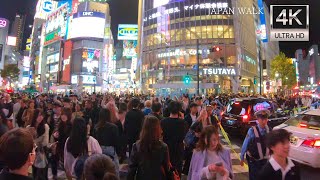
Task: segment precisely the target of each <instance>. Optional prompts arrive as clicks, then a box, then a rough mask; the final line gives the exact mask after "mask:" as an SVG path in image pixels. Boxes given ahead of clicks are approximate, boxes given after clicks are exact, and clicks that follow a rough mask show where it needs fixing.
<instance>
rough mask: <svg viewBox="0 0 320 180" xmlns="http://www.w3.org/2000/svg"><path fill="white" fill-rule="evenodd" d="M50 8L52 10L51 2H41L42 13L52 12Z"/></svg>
mask: <svg viewBox="0 0 320 180" xmlns="http://www.w3.org/2000/svg"><path fill="white" fill-rule="evenodd" d="M52 8H53V3H52V2H51V1H44V2H43V7H42V9H43V11H44V12H47V13H48V12H51V11H52Z"/></svg>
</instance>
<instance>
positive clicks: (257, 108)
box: [253, 102, 271, 112]
mask: <svg viewBox="0 0 320 180" xmlns="http://www.w3.org/2000/svg"><path fill="white" fill-rule="evenodd" d="M270 108H271V106H270V104H269V103H267V102H262V103H257V104H256V105H255V106H253V110H254V112H257V111H261V110H265V109H270Z"/></svg>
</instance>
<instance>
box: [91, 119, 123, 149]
mask: <svg viewBox="0 0 320 180" xmlns="http://www.w3.org/2000/svg"><path fill="white" fill-rule="evenodd" d="M97 125H99V124H97ZM97 125H96V127H95V129H94V138H96V140H97V141H98V142H99V144H100V146H112V147H114V148H115V149H116V150H117V152H119V147H118V144H119V130H118V127H117V126H116V125H114V124H112V123H109V122H107V123H106V124H105V125H104V126H102V127H98V126H97Z"/></svg>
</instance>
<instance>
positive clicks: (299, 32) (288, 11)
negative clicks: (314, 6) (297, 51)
mask: <svg viewBox="0 0 320 180" xmlns="http://www.w3.org/2000/svg"><path fill="white" fill-rule="evenodd" d="M270 25H271V30H270V40H271V41H309V5H270Z"/></svg>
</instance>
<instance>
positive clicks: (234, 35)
mask: <svg viewBox="0 0 320 180" xmlns="http://www.w3.org/2000/svg"><path fill="white" fill-rule="evenodd" d="M143 5H144V12H143V14H144V17H143V28H142V53H141V59H142V67H141V70H142V71H141V77H140V78H141V84H142V89H144V90H145V92H149V93H156V94H175V93H176V94H179V93H190V94H193V93H196V88H197V67H198V66H197V49H198V54H199V63H200V64H199V71H200V90H201V91H200V93H201V94H203V93H206V94H211V93H222V92H224V93H231V92H234V93H235V92H239V91H244V92H245V91H247V92H248V91H251V92H253V91H254V92H255V91H256V87H255V86H254V84H253V80H254V78H255V77H257V76H258V73H259V72H258V71H259V69H258V65H259V64H258V62H259V60H258V51H257V47H258V42H257V35H256V23H257V22H256V21H257V20H256V19H257V17H256V15H252V14H246V15H236V13H237V12H232V9H234V11H238V7H248V8H249V7H251V8H252V7H256V3H255V2H254V1H252V0H243V1H241V3H240V2H239V1H236V0H163V1H162V2H160V1H158V0H144V4H143ZM219 8H221V9H226V10H228V12H225V13H222V12H217V11H218V10H219ZM256 9H258V8H257V7H256ZM214 46H215V47H219V49H220V51H217V52H211V51H210V49H212V48H213V47H214ZM208 69H210V71H209V70H208ZM211 69H212V71H211ZM219 69H220V70H219ZM230 69H231V70H232V71H233V72H235V73H230V72H229V71H227V70H230ZM186 75H187V76H190V77H191V82H190V83H188V84H186V83H184V81H183V77H185V76H186Z"/></svg>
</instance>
